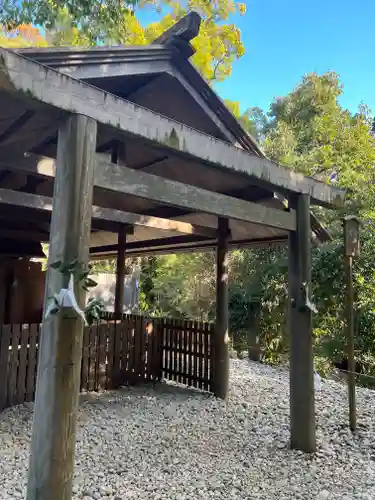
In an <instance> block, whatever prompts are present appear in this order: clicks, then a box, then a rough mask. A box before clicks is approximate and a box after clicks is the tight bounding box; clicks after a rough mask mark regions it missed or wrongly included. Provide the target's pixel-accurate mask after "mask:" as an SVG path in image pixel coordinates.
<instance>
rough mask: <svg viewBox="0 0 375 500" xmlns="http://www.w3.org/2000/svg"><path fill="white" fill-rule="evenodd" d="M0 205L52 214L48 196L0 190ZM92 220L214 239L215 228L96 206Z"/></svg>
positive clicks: (130, 230) (93, 209)
mask: <svg viewBox="0 0 375 500" xmlns="http://www.w3.org/2000/svg"><path fill="white" fill-rule="evenodd" d="M2 204H3V205H17V206H21V207H25V208H33V209H36V210H43V211H47V212H52V198H50V197H49V196H42V195H39V194H32V193H24V192H20V191H11V190H9V189H0V205H2ZM92 218H93V220H100V221H110V222H116V223H118V224H122V225H129V226H132V225H136V226H144V227H150V228H154V229H160V230H164V231H175V232H177V233H181V234H188V235H202V236H206V237H209V238H215V237H216V229H215V228H209V227H202V226H198V225H195V224H190V223H188V222H182V221H170V220H168V219H162V218H160V217H149V216H147V215H138V214H133V213H129V212H123V211H121V210H114V209H111V208H104V207H98V206H93V207H92ZM128 232H129V233H131V232H133V231H132V228H131V227H129V231H128Z"/></svg>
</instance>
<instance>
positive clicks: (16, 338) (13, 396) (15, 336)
mask: <svg viewBox="0 0 375 500" xmlns="http://www.w3.org/2000/svg"><path fill="white" fill-rule="evenodd" d="M11 335H12V347H11V353H10V367H9V378H8V382H9V383H8V404H9V405H11V406H13V405H14V404H17V372H18V346H19V342H20V336H21V325H12V334H11Z"/></svg>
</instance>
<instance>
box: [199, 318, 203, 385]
mask: <svg viewBox="0 0 375 500" xmlns="http://www.w3.org/2000/svg"><path fill="white" fill-rule="evenodd" d="M203 329H204V323H203V322H202V321H201V322H200V323H199V335H198V339H199V342H198V345H199V357H198V360H199V361H198V362H199V389H203V388H204V381H203V379H204V357H203V356H204V354H203V352H204V349H203V338H204V335H203Z"/></svg>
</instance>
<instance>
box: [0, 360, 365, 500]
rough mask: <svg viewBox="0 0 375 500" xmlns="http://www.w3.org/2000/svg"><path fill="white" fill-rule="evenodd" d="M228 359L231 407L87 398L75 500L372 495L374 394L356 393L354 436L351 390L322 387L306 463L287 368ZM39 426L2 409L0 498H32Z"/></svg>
mask: <svg viewBox="0 0 375 500" xmlns="http://www.w3.org/2000/svg"><path fill="white" fill-rule="evenodd" d="M231 363H232V372H231V393H230V398H229V402H228V404H227V407H225V405H224V404H223V403H222V402H220V401H217V400H215V398H214V397H212V396H208V395H206V394H203V393H200V392H199V391H194V390H191V389H184V388H181V387H175V386H174V385H167V384H165V385H164V384H163V385H161V386H159V387H157V388H156V389H153V388H152V387H137V388H130V389H123V390H121V391H116V392H114V393H106V394H102V395H96V396H91V397H88V398H86V400H85V401H84V402H82V404H81V406H80V413H79V425H78V436H77V440H78V442H77V461H76V478H75V485H74V495H73V498H74V500H78V499H84V500H91V499H97V500H98V499H103V500H125V499H139V500H148V499H153V500H158V499H168V500H188V499H189V500H190V499H223V500H224V499H225V500H235V499H238V500H242V499H262V500H272V499H277V500H283V499H288V500H290V499H320V500H323V499H341V500H349V499H363V500H366V499H367V500H370V499H373V498H375V462H374V460H375V439H374V434H375V432H374V428H373V425H372V422H373V417H374V403H375V392H374V391H370V390H366V389H359V390H358V408H359V412H358V413H359V415H358V421H359V423H360V430H359V431H358V433H357V435H356V436H355V437H354V438H353V437H352V436H351V434H350V432H349V431H348V429H347V410H346V406H347V405H346V389H345V386H343V385H342V384H340V383H338V382H333V381H323V382H322V388H321V391H320V392H319V393H318V394H317V415H318V440H319V451H318V453H316V454H315V455H314V456H308V455H304V454H302V453H299V452H293V451H291V450H289V449H288V439H289V418H288V408H289V402H288V392H289V381H288V372H286V371H281V370H276V369H273V368H270V367H267V366H261V365H258V364H255V363H249V362H248V361H240V360H233V361H232V362H231ZM31 419H32V405H22V406H18V407H14V408H11V409H9V410H7V411H5V412H3V413H1V414H0V499H1V500H10V499H12V500H13V499H16V498H25V487H26V475H27V463H28V446H29V440H30V433H31ZM51 500H52V499H51Z"/></svg>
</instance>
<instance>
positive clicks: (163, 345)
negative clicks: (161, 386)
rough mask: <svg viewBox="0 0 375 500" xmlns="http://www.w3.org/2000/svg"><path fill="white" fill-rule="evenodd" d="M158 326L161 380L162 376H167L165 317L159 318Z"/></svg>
mask: <svg viewBox="0 0 375 500" xmlns="http://www.w3.org/2000/svg"><path fill="white" fill-rule="evenodd" d="M159 321H160V322H159V327H160V332H159V341H160V359H161V367H162V369H161V380H162V379H163V378H167V366H168V365H167V350H166V345H167V336H166V330H165V318H161V319H160V320H159Z"/></svg>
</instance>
